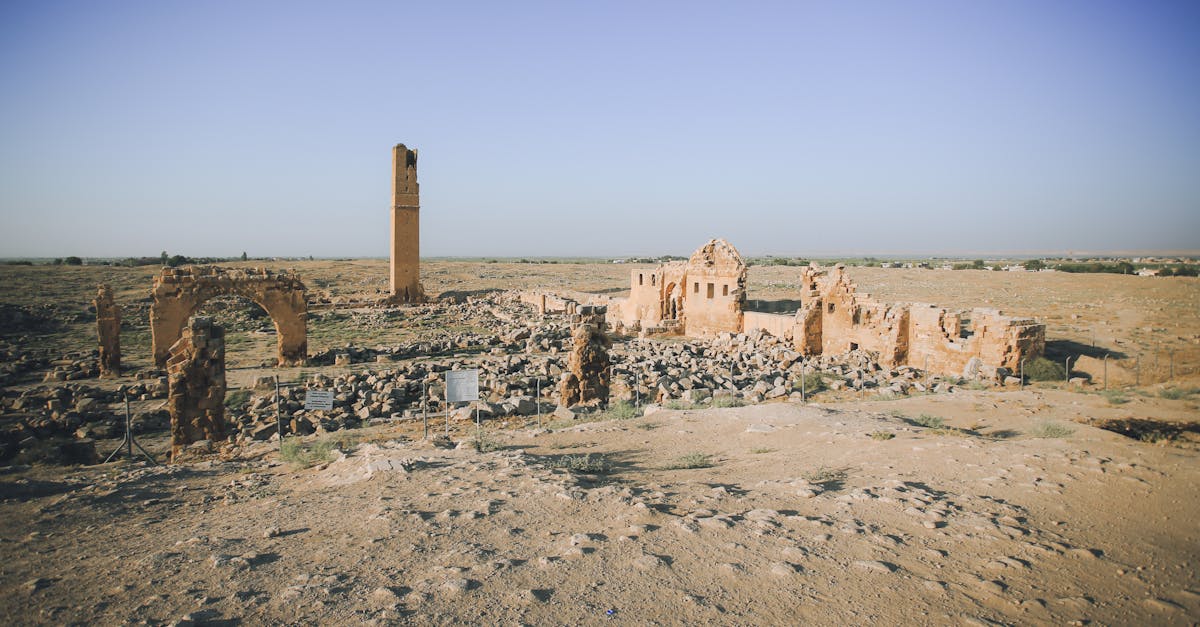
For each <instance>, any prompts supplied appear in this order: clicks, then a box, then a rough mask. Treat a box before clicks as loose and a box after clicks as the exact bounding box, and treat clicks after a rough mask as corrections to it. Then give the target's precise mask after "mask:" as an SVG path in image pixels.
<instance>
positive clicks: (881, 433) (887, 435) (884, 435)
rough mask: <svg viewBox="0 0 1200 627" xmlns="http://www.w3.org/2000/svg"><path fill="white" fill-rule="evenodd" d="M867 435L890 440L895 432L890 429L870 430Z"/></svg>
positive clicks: (872, 437)
mask: <svg viewBox="0 0 1200 627" xmlns="http://www.w3.org/2000/svg"><path fill="white" fill-rule="evenodd" d="M867 435H869V436H871V439H872V440H890V439H892V438H894V437H896V434H895V433H892V432H891V431H872V432H871V433H868V434H867Z"/></svg>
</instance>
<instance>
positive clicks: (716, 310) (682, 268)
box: [619, 239, 746, 337]
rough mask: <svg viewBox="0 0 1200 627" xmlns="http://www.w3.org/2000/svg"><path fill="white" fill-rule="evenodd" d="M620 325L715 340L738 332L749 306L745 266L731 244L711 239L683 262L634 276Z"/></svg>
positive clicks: (632, 274) (623, 307)
mask: <svg viewBox="0 0 1200 627" xmlns="http://www.w3.org/2000/svg"><path fill="white" fill-rule="evenodd" d="M619 304H620V308H621V315H620V316H619V320H620V321H621V322H622V323H623V324H624V325H625V326H630V327H639V326H640V327H642V328H646V329H653V330H657V331H663V332H681V333H683V334H684V335H688V336H691V337H713V336H715V335H717V334H719V333H722V332H729V331H734V332H738V331H740V330H741V328H742V324H743V320H742V319H743V311H744V309H745V306H746V263H745V262H744V261H743V260H742V256H741V254H740V253H738V251H737V249H736V248H734V247H733V245H732V244H730V243H729V242H727V241H725V240H723V239H712V240H709V241H708V243H706V244H704V245H703V246H701V247H700V248H699V249H697V250H696V252H694V253H692V256H691V257H690V258H689V259H688V260H687V262H686V263H684V262H673V263H668V264H663V265H661V266H659V267H658V268H656V269H655V270H652V271H649V272H647V271H645V270H634V271H632V273H631V274H630V286H629V298H628V299H626V300H625V301H623V302H620V303H619Z"/></svg>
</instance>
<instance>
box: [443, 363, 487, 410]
mask: <svg viewBox="0 0 1200 627" xmlns="http://www.w3.org/2000/svg"><path fill="white" fill-rule="evenodd" d="M446 400H447V401H449V402H451V403H461V402H463V401H477V400H479V371H478V370H447V371H446Z"/></svg>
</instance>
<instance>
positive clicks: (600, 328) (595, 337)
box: [559, 306, 612, 407]
mask: <svg viewBox="0 0 1200 627" xmlns="http://www.w3.org/2000/svg"><path fill="white" fill-rule="evenodd" d="M578 311H579V314H578V317H577V322H578V325H577V326H576V327H575V330H574V331H572V332H571V355H570V357H568V358H567V372H565V373H564V374H563V379H562V382H561V383H560V385H559V404H560V405H562V406H564V407H570V406H572V405H575V404H578V403H592V402H599V403H606V402H608V386H609V371H608V367H609V359H608V349H609V347H610V346H612V341H611V340H610V339H609V338H608V336H607V335H605V333H604V314H605V308H604V307H591V306H583V307H579V308H578Z"/></svg>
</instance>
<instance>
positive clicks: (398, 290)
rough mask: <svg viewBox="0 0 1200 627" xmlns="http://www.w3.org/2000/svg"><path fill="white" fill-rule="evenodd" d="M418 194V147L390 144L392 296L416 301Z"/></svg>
mask: <svg viewBox="0 0 1200 627" xmlns="http://www.w3.org/2000/svg"><path fill="white" fill-rule="evenodd" d="M420 213H421V194H420V189H419V186H418V185H417V151H415V150H409V149H408V148H407V147H405V146H404V144H396V146H395V147H394V148H392V276H391V278H392V281H391V286H392V300H393V301H395V302H400V303H416V302H420V301H421V299H422V296H423V295H422V293H421V272H420V271H421V267H420V266H421V246H420V243H421V230H420Z"/></svg>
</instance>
